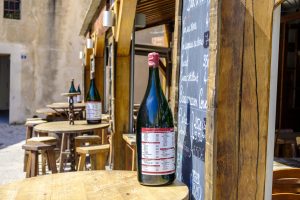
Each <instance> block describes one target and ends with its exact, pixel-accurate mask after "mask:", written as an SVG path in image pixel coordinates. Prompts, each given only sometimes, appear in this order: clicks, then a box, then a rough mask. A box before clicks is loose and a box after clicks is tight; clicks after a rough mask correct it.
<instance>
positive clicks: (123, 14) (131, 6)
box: [115, 0, 137, 67]
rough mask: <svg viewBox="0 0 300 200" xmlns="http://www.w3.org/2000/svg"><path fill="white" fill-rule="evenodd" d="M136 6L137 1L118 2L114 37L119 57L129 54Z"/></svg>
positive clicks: (124, 0)
mask: <svg viewBox="0 0 300 200" xmlns="http://www.w3.org/2000/svg"><path fill="white" fill-rule="evenodd" d="M136 5H137V0H120V8H119V15H118V16H117V17H118V21H117V32H116V37H115V39H116V42H117V55H119V56H127V55H129V53H130V43H131V33H132V30H133V25H134V17H135V10H136ZM129 11H130V12H129ZM128 66H130V65H128ZM128 66H127V67H128Z"/></svg>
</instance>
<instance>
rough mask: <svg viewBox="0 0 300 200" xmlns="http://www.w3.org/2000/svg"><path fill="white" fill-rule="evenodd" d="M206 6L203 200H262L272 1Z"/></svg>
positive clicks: (262, 0)
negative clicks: (207, 52) (207, 44)
mask: <svg viewBox="0 0 300 200" xmlns="http://www.w3.org/2000/svg"><path fill="white" fill-rule="evenodd" d="M210 4H211V9H210V10H211V11H210V26H211V27H210V59H209V81H208V110H207V126H206V128H207V132H206V161H205V163H206V178H205V179H206V191H205V195H206V199H245V198H247V199H257V200H259V199H264V185H265V181H266V179H265V170H266V146H267V133H268V107H269V88H270V85H269V84H270V63H271V43H272V39H271V38H272V15H273V7H274V1H269V0H261V1H259V2H258V1H254V0H252V1H235V0H229V1H226V3H221V2H220V1H218V0H211V2H210Z"/></svg>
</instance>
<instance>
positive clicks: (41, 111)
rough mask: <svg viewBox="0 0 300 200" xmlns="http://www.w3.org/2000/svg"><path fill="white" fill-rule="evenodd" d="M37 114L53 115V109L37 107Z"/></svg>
mask: <svg viewBox="0 0 300 200" xmlns="http://www.w3.org/2000/svg"><path fill="white" fill-rule="evenodd" d="M35 112H36V113H38V114H45V115H53V114H55V111H54V110H52V109H50V108H39V109H37V110H36V111H35Z"/></svg>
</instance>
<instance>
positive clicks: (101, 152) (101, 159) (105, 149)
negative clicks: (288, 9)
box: [76, 144, 109, 171]
mask: <svg viewBox="0 0 300 200" xmlns="http://www.w3.org/2000/svg"><path fill="white" fill-rule="evenodd" d="M76 152H77V153H78V154H79V156H80V157H79V163H78V168H77V171H82V170H83V169H84V167H85V159H86V155H87V154H89V155H90V159H91V169H92V170H103V169H105V164H106V160H107V156H108V153H109V144H104V145H96V146H87V147H77V148H76Z"/></svg>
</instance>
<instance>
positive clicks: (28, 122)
mask: <svg viewBox="0 0 300 200" xmlns="http://www.w3.org/2000/svg"><path fill="white" fill-rule="evenodd" d="M43 123H47V121H45V120H42V119H39V120H29V121H26V123H25V126H29V127H33V126H35V125H39V124H43Z"/></svg>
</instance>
